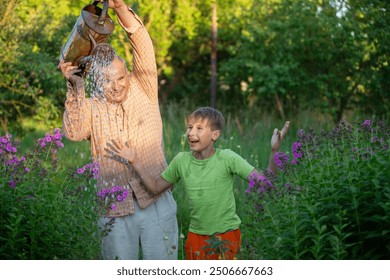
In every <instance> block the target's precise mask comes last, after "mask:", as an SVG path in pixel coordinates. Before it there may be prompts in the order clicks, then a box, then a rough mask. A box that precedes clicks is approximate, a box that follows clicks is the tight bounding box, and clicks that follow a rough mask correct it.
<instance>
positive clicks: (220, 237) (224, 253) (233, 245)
mask: <svg viewBox="0 0 390 280" xmlns="http://www.w3.org/2000/svg"><path fill="white" fill-rule="evenodd" d="M240 245H241V231H240V229H236V230H231V231H227V232H225V233H218V234H215V235H212V236H210V235H200V234H196V233H193V232H188V237H187V241H186V245H185V252H186V259H187V260H219V259H222V260H233V259H234V258H235V256H236V255H237V253H238V251H239V249H240Z"/></svg>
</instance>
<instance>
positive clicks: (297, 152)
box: [291, 142, 303, 164]
mask: <svg viewBox="0 0 390 280" xmlns="http://www.w3.org/2000/svg"><path fill="white" fill-rule="evenodd" d="M302 146H303V145H302V143H301V142H294V143H293V145H292V147H291V152H292V154H293V156H294V159H293V160H292V164H297V163H298V159H299V158H302V157H303V150H302Z"/></svg>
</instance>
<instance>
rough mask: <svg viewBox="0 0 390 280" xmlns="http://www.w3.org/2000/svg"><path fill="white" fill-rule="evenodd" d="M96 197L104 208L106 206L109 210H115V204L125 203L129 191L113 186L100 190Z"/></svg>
mask: <svg viewBox="0 0 390 280" xmlns="http://www.w3.org/2000/svg"><path fill="white" fill-rule="evenodd" d="M96 195H97V196H98V199H99V201H100V202H102V203H103V204H104V205H105V206H108V207H109V208H110V209H111V210H115V209H116V204H115V203H116V202H122V201H125V200H126V198H127V196H128V195H129V190H128V189H125V188H123V187H121V186H114V187H112V188H111V189H102V190H101V191H99V192H97V194H96Z"/></svg>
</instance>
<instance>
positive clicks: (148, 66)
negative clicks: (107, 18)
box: [118, 8, 158, 102]
mask: <svg viewBox="0 0 390 280" xmlns="http://www.w3.org/2000/svg"><path fill="white" fill-rule="evenodd" d="M129 10H130V12H131V13H132V14H133V15H134V17H135V18H136V19H137V22H138V24H136V25H134V26H131V27H130V28H126V27H124V26H123V24H122V22H121V21H120V19H119V18H118V20H119V24H120V25H121V26H122V28H123V29H124V30H125V31H126V32H127V36H128V37H129V39H130V43H131V46H132V54H133V69H132V72H131V76H130V79H131V83H133V84H136V85H137V86H138V87H139V88H141V89H142V92H143V93H145V94H146V95H147V96H148V98H149V99H150V100H151V101H152V102H158V88H157V86H158V84H157V83H158V82H157V77H158V76H157V65H156V58H155V52H154V47H153V42H152V39H151V38H150V36H149V33H148V31H147V30H146V27H145V26H144V24H143V23H142V21H141V19H140V18H139V17H138V15H136V14H135V13H134V11H133V10H132V9H131V8H129Z"/></svg>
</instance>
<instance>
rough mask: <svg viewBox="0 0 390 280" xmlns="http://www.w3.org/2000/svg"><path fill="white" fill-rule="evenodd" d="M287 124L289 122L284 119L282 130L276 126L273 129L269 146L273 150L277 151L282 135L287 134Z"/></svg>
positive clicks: (288, 124)
mask: <svg viewBox="0 0 390 280" xmlns="http://www.w3.org/2000/svg"><path fill="white" fill-rule="evenodd" d="M289 126H290V122H289V121H286V123H285V124H284V126H283V128H282V130H279V129H277V128H275V129H274V133H273V134H272V138H271V148H272V151H273V152H277V151H279V147H280V145H281V144H282V140H283V138H284V136H285V135H286V134H287V131H288V128H289Z"/></svg>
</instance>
